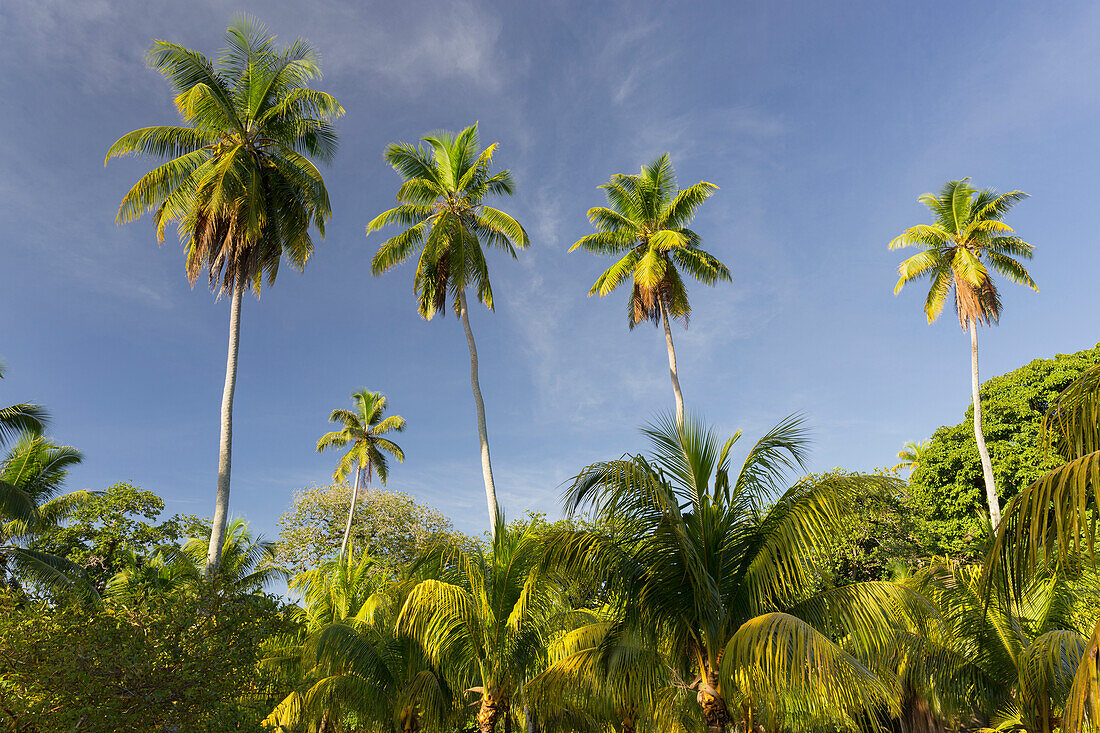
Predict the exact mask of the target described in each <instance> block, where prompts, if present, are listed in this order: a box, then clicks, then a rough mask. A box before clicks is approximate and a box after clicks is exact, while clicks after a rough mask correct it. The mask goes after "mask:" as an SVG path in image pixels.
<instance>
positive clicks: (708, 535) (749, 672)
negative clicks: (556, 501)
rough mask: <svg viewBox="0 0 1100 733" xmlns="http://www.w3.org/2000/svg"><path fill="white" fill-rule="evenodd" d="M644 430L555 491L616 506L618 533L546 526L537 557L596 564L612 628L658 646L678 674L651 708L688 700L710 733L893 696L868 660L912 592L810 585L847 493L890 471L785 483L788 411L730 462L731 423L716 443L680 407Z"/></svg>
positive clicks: (801, 441)
mask: <svg viewBox="0 0 1100 733" xmlns="http://www.w3.org/2000/svg"><path fill="white" fill-rule="evenodd" d="M643 432H644V434H645V435H646V437H647V438H648V439H649V441H650V444H651V446H652V449H653V453H652V456H649V457H647V456H642V455H636V456H627V457H624V458H622V459H618V460H614V461H608V462H603V463H597V464H594V465H592V466H589V467H587V468H585V469H584V470H583V471H581V473H580V474H579V475H578V476H577V477H576V478H575V480H574V481H573V483H572V485H571V486H570V488H569V489H568V491H567V495H566V502H567V507H568V508H569V509H570V510H578V509H580V508H582V507H590V508H592V509H594V510H595V511H596V512H597V513H598V514H599V515H601V516H605V517H615V518H616V520H617V521H618V522H619V523H621V525H622V526H623V527H624V528H626V530H627V531H626V539H625V541H619V542H616V541H614V540H613V539H612V538H610V537H607V536H601V535H600V534H598V533H587V532H563V533H561V534H559V535H558V536H552V537H550V538H548V540H547V545H548V550H547V552H546V553H545V557H546V560H545V561H546V562H549V563H554V564H564V565H566V566H568V565H575V566H578V567H591V568H599V567H600V566H602V567H604V572H605V578H606V580H607V582H609V583H612V584H613V586H614V587H616V588H617V593H616V595H615V597H616V598H617V599H618V602H619V604H620V605H621V608H622V616H621V618H622V620H621V621H620V622H619V624H620V626H621V631H618V632H615V633H619V634H627V633H630V632H633V633H643V634H645V637H644V638H648V639H653V640H658V641H656V642H654V643H659V644H661V645H662V646H665V647H666V648H667V650H668V658H669V661H670V666H671V673H672V674H673V675H674V676H675V678H676V679H678V680H682V681H683V683H682V684H680V685H679V693H680V694H678V695H672V696H670V698H669V699H668V700H666V702H665V705H666V707H668V706H671V707H673V708H679V712H677V711H676V710H673V711H671V712H670V711H666V712H665V713H663V714H662V718H663V719H665V720H668V719H670V718H679V717H683V714H684V707H685V706H689V707H690V708H691V711H694V712H691V711H687V712H691V716H692V717H697V718H702V720H703V721H704V723H705V725H706V729H707V730H708V731H710V732H711V733H718V732H720V731H726V730H727V729H728V726H729V725H730V724H732V723H734V722H736V723H737V724H738V725H739V726H740V727H741V729H742V730H752V729H753V728H754V726H755V725H756V724H758V723H761V722H762V723H764V724H765V725H766V726H769V727H779V726H781V725H782V724H783V723H784V722H785V721H787V720H790V719H791V718H792V717H793V716H803V717H806V716H810V717H814V718H815V719H819V720H820V719H832V720H836V719H838V718H839V719H844V718H845V717H848V718H849V719H850V718H851V717H852V716H859V715H862V714H869V713H871V712H872V711H874V710H876V709H878V708H879V707H880V706H890V705H892V704H893V702H892V699H893V698H892V695H891V690H890V689H889V688H888V686H887V682H886V681H884V680H883V679H882V678H880V677H879V676H878V675H876V674H874V673H872V671H871V670H870V669H869V668H868V666H867V660H868V659H870V658H873V657H874V655H875V654H876V653H877V652H879V651H880V650H881V649H883V648H885V646H886V645H887V644H888V643H890V642H891V641H892V640H893V638H894V636H895V634H896V631H897V629H900V628H903V627H904V624H905V623H908V622H909V619H911V615H912V614H913V613H915V611H914V610H913V609H919V608H920V606H921V601H920V599H919V596H918V595H917V594H915V593H914V592H912V591H910V590H909V589H907V588H904V587H903V586H901V585H899V584H896V583H891V582H879V581H874V582H867V583H856V584H852V585H848V586H844V587H841V588H833V589H827V590H824V591H819V590H818V584H817V579H818V577H819V575H818V569H819V567H820V564H819V563H820V558H821V557H822V553H823V552H824V551H825V550H826V549H827V548H828V546H829V544H830V542H831V539H832V537H834V536H835V535H836V534H837V533H838V532H839V528H840V527H841V523H842V521H843V520H844V517H845V516H846V512H847V510H848V508H849V507H851V506H853V505H854V503H855V502H854V498H855V497H856V496H858V495H860V494H863V493H866V492H867V491H869V490H873V489H881V488H882V484H883V483H885V482H889V481H890V479H887V478H884V477H875V476H848V477H841V476H832V477H828V478H825V479H823V480H820V481H813V482H810V481H799V482H797V483H795V484H794V485H793V486H790V487H789V488H786V489H784V488H783V487H784V485H785V476H786V475H787V474H788V473H789V472H790V471H792V470H794V469H797V468H799V467H801V465H802V461H803V459H804V457H805V455H806V446H807V442H806V436H805V433H804V430H803V428H802V425H801V422H800V421H799V420H798V419H796V418H788V419H786V420H784V421H782V422H781V423H780V424H779V425H777V426H776V427H775V428H773V429H772V430H771V431H770V432H769V433H768V434H766V435H765V436H764V437H763V438H761V439H760V440H759V441H758V442H757V443H756V444H755V445H754V446H753V447H752V448H750V449H749V451H748V455H747V457H746V459H745V462H744V463H743V465H742V467H741V469H740V471H737V472H735V471H733V470H732V469H731V466H730V451H731V449H732V448H733V447H734V445H735V444H736V442H737V440H738V438H739V437H740V433H736V434H735V435H734V436H732V437H731V438H729V439H728V440H725V441H723V440H721V439H720V438H719V437H718V434H717V433H716V432H715V431H714V430H712V429H708V428H706V427H704V426H703V425H701V424H700V423H698V422H696V421H692V420H690V419H686V418H685V420H683V421H675V420H673V419H663V420H661V421H659V422H658V423H657V424H655V425H652V426H650V427H648V428H646V429H645V430H644V431H643ZM693 679H694V680H695V682H694V683H691V682H690V681H691V680H693ZM689 688H690V689H692V691H693V692H694V693H695V694H694V695H693V696H691V698H687V697H685V695H684V694H683V692H684V691H685V690H686V689H689Z"/></svg>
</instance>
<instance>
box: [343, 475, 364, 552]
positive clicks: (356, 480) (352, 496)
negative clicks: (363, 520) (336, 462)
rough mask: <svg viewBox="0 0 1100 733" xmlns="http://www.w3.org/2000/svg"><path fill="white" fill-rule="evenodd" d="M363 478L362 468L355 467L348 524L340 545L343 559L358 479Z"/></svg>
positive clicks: (353, 514)
mask: <svg viewBox="0 0 1100 733" xmlns="http://www.w3.org/2000/svg"><path fill="white" fill-rule="evenodd" d="M362 476H363V467H362V466H358V465H357V466H356V467H355V487H354V488H353V489H352V490H351V507H350V508H348V524H347V526H346V527H344V541H343V542H341V543H340V557H341V559H342V558H343V557H344V553H345V552H346V551H347V549H348V538H349V537H351V523H352V519H353V518H354V517H355V500H356V499H357V498H359V479H360V478H361V477H362Z"/></svg>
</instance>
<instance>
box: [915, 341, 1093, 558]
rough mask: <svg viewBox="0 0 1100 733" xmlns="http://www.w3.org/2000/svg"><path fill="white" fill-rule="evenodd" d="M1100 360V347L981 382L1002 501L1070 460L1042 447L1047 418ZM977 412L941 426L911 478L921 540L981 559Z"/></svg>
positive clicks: (931, 548) (933, 549)
mask: <svg viewBox="0 0 1100 733" xmlns="http://www.w3.org/2000/svg"><path fill="white" fill-rule="evenodd" d="M1097 363H1100V345H1098V346H1097V347H1096V348H1093V349H1086V350H1084V351H1079V352H1077V353H1074V354H1059V355H1057V356H1055V357H1054V358H1053V359H1036V360H1034V361H1032V362H1031V363H1029V364H1026V365H1024V366H1022V367H1020V368H1019V369H1016V370H1014V371H1011V372H1009V373H1007V374H1004V375H1002V376H999V377H994V378H992V379H990V380H988V381H987V382H985V383H984V384H983V385H982V388H981V395H982V398H981V399H982V422H983V427H984V432H985V437H986V443H987V445H988V447H989V453H990V457H991V458H992V461H993V473H994V475H995V477H996V480H997V487H998V492H999V493H1000V496H1001V499H1002V501H1007V500H1009V499H1011V498H1012V497H1013V496H1015V495H1016V494H1017V493H1018V492H1020V491H1021V490H1022V489H1023V488H1024V487H1026V486H1028V485H1029V484H1031V483H1032V482H1034V481H1036V480H1037V479H1039V478H1040V477H1041V476H1043V474H1045V473H1046V472H1047V471H1050V470H1051V469H1053V468H1055V467H1057V466H1060V465H1061V464H1062V463H1063V458H1062V457H1061V456H1060V455H1059V454H1058V453H1057V452H1056V451H1053V450H1048V449H1047V448H1046V447H1045V446H1044V445H1043V442H1042V440H1041V435H1042V429H1043V416H1044V414H1045V412H1046V410H1047V408H1048V407H1049V406H1050V405H1051V404H1052V403H1053V402H1054V400H1055V398H1056V397H1057V396H1058V395H1059V393H1060V392H1062V390H1064V389H1065V388H1066V387H1068V386H1069V385H1070V384H1071V383H1073V381H1074V380H1075V379H1077V378H1078V377H1080V376H1081V375H1082V374H1083V373H1084V372H1085V371H1086V370H1088V369H1089V368H1090V367H1092V366H1094V365H1096V364H1097ZM972 415H973V407H971V408H969V409H968V410H967V412H966V416H965V418H964V419H963V421H962V422H961V423H959V424H958V425H952V426H944V427H941V428H940V429H939V430H937V431H936V432H935V434H934V435H933V436H932V440H931V445H930V446H929V447H928V449H927V451H925V453H924V455H923V457H922V462H921V465H920V466H919V467H918V468H917V469H916V470H915V471H913V475H912V477H911V480H910V489H909V490H910V493H911V495H912V497H913V501H914V503H915V505H916V507H917V508H918V511H919V512H920V517H919V519H920V527H919V528H918V530H917V532H918V535H919V541H920V543H921V544H922V545H924V547H925V548H926V553H927V554H928V555H937V554H948V555H951V556H953V557H967V558H971V559H976V558H977V557H979V556H980V554H981V552H982V545H983V542H984V541H985V538H986V535H987V530H986V527H987V524H986V522H985V519H984V517H985V512H984V508H985V490H984V485H983V483H982V467H981V462H980V460H979V457H978V451H977V446H976V445H975V441H974V431H973V427H972V424H971V420H972Z"/></svg>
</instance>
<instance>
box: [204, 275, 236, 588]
mask: <svg viewBox="0 0 1100 733" xmlns="http://www.w3.org/2000/svg"><path fill="white" fill-rule="evenodd" d="M243 285H244V284H243V283H240V282H238V283H236V284H235V285H234V286H233V304H232V305H231V306H230V309H229V354H228V355H227V357H226V360H225V388H224V389H223V390H222V425H221V446H220V449H219V453H218V497H217V500H216V501H215V504H214V521H213V523H212V525H211V527H210V547H209V549H208V550H207V553H206V568H205V569H204V570H203V575H205V576H206V577H207V578H208V579H209V578H212V577H214V574H215V573H217V572H218V562H219V561H220V560H221V551H222V542H223V541H224V540H225V523H226V520H227V519H228V518H229V474H230V469H231V466H232V462H233V461H232V459H233V395H234V393H235V392H236V390H237V352H238V347H239V345H240V340H241V299H242V297H243V296H244V287H243Z"/></svg>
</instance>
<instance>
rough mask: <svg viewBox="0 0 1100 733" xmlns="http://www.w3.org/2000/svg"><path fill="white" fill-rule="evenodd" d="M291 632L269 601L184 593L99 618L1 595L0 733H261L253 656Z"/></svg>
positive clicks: (264, 697) (267, 698) (266, 701)
mask: <svg viewBox="0 0 1100 733" xmlns="http://www.w3.org/2000/svg"><path fill="white" fill-rule="evenodd" d="M287 628H288V622H287V620H286V619H285V618H284V616H283V615H282V614H281V612H280V609H279V606H278V605H277V603H276V602H275V601H273V600H271V599H266V598H255V597H252V598H247V599H242V598H239V597H224V596H218V595H212V594H208V593H197V594H196V593H190V592H187V593H171V594H163V595H157V596H152V597H149V598H147V599H145V600H144V601H143V602H141V603H139V604H135V605H123V604H115V603H110V604H108V605H106V606H105V607H102V608H95V607H88V606H62V607H52V606H49V605H47V604H44V603H25V602H22V601H20V600H19V599H18V598H17V597H15V596H12V595H10V594H2V595H0V721H2V723H0V726H2V727H3V729H4V730H12V731H16V730H18V731H34V733H54V732H55V731H56V732H57V733H61V732H62V731H64V732H65V733H69V732H71V731H81V732H82V733H114V732H115V731H120V730H186V731H194V732H195V733H205V732H208V733H224V732H225V731H229V730H234V731H256V733H259V731H260V730H261V728H260V727H259V725H258V723H259V721H260V720H261V719H262V717H263V716H264V714H265V713H266V712H267V710H269V709H270V705H271V704H273V702H274V699H275V698H273V696H272V695H271V694H270V693H269V691H268V690H267V689H266V683H265V681H264V680H263V679H262V678H261V677H259V676H258V675H257V673H256V661H257V648H258V645H259V642H260V641H261V640H262V639H263V638H265V637H267V636H268V635H270V634H273V633H278V632H281V631H283V630H285V629H287Z"/></svg>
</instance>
